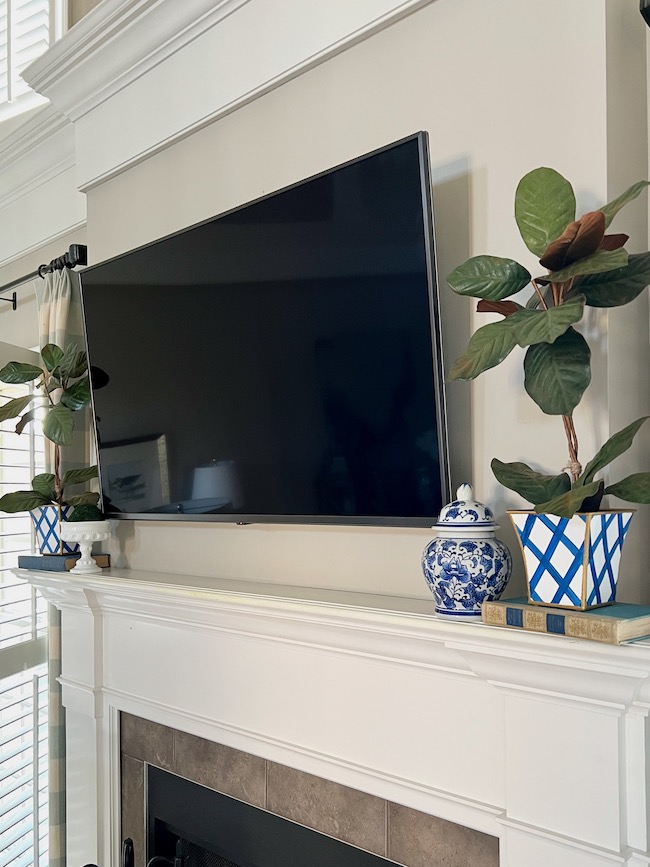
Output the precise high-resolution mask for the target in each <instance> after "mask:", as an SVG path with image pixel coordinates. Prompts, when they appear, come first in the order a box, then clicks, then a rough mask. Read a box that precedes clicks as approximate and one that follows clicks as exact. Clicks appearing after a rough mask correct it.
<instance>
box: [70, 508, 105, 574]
mask: <svg viewBox="0 0 650 867" xmlns="http://www.w3.org/2000/svg"><path fill="white" fill-rule="evenodd" d="M110 536H111V522H110V521H62V522H61V538H62V539H63V541H64V542H73V543H76V544H77V545H79V550H80V551H81V557H80V558H79V559H78V560H77V562H76V563H75V565H74V566H73V567H72V569H71V570H70V571H71V572H76V573H77V574H83V575H90V574H92V573H93V572H101V571H102V570H101V567H99V566H98V565H97V563H95V561H94V560H93V558H92V557H91V555H90V552H91V551H92V548H93V542H105V541H106V539H110Z"/></svg>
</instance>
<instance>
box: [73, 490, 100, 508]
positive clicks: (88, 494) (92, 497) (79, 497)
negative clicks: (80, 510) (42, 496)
mask: <svg viewBox="0 0 650 867" xmlns="http://www.w3.org/2000/svg"><path fill="white" fill-rule="evenodd" d="M65 501H66V503H67V504H68V505H69V506H90V505H92V506H94V505H96V504H97V503H98V502H99V494H96V493H95V492H94V491H84V493H83V494H74V496H72V497H66V498H65Z"/></svg>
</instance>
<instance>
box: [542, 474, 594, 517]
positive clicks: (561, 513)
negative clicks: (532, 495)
mask: <svg viewBox="0 0 650 867" xmlns="http://www.w3.org/2000/svg"><path fill="white" fill-rule="evenodd" d="M600 485H601V482H591V484H589V485H584V487H580V488H572V489H571V490H570V491H566V493H564V494H560V495H559V496H558V497H554V498H553V499H552V500H549V501H548V502H547V503H538V504H537V505H536V506H535V511H536V512H537V514H538V515H539V514H541V513H542V512H543V513H545V514H547V515H557V516H558V517H559V518H572V517H573V516H574V515H575V513H576V512H579V511H580V507H581V506H582V504H583V503H584V501H585V500H587V499H589V497H593V496H594V495H595V494H597V493H598V489H599V487H600Z"/></svg>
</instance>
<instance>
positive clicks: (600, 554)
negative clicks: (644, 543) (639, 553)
mask: <svg viewBox="0 0 650 867" xmlns="http://www.w3.org/2000/svg"><path fill="white" fill-rule="evenodd" d="M635 511H636V510H635V509H618V510H611V511H604V512H578V513H577V514H576V515H573V517H571V518H560V517H558V516H557V515H548V514H545V513H542V514H539V515H538V514H536V513H535V512H530V511H522V512H519V511H515V510H513V511H510V512H508V515H509V516H510V520H511V521H512V523H513V524H514V526H515V529H516V531H517V535H518V537H519V542H520V544H521V550H522V554H523V557H524V565H525V567H526V579H527V582H528V600H529V602H531V603H532V604H533V605H550V606H557V607H558V608H576V609H579V610H581V611H586V610H588V609H590V608H599V607H600V606H602V605H611V604H612V603H613V602H616V582H617V580H618V567H619V564H620V562H621V552H622V549H623V542H624V540H625V536H626V534H627V531H628V529H629V526H630V523H631V521H632V516H633V515H634V512H635Z"/></svg>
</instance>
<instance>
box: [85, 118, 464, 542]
mask: <svg viewBox="0 0 650 867" xmlns="http://www.w3.org/2000/svg"><path fill="white" fill-rule="evenodd" d="M414 140H415V141H416V142H417V145H418V160H419V167H420V190H421V195H422V212H423V222H424V247H425V267H426V275H427V287H428V295H429V319H430V321H429V326H430V331H431V346H432V354H433V369H432V375H433V384H434V395H435V398H436V424H437V433H438V454H439V468H440V483H441V495H442V499H443V503H442V505H444V504H445V503H448V502H450V501H451V499H452V497H451V478H450V467H449V442H448V432H447V411H446V395H445V382H444V369H443V360H442V333H441V324H442V320H441V313H440V303H439V295H438V282H437V274H436V261H437V256H436V246H435V233H434V218H433V199H432V194H431V172H430V161H429V143H428V133H427V132H425V131H419V132H417V133H413V134H412V135H409V136H405V137H404V138H402V139H399V140H397V141H394V142H391V143H390V144H387V145H384V146H383V147H380V148H376V149H375V150H373V151H370V152H368V153H365V154H362V155H361V156H358V157H354V158H353V159H350V160H347V161H346V162H344V163H340V164H338V165H336V166H333V167H331V168H329V169H325V170H324V171H322V172H318V173H317V174H314V175H310V176H309V177H307V178H304V179H303V180H300V181H297V182H296V183H293V184H289V185H288V186H285V187H281V188H280V189H277V190H273V191H272V192H270V193H266V194H265V195H263V196H260V197H258V198H256V199H252V200H251V201H248V202H244V203H243V204H241V205H238V206H237V207H234V208H230V209H229V210H226V211H223V212H221V213H219V214H215V215H214V216H212V217H209V218H207V219H205V220H201V221H200V222H198V223H194V224H192V225H190V226H187V227H185V228H183V229H179V230H177V231H175V232H171V233H170V234H169V235H164V236H163V237H161V238H157V239H156V240H155V241H150V242H148V243H146V244H142V245H140V246H139V247H134V248H133V249H131V250H128V251H126V252H124V253H120V254H118V255H117V256H113V257H111V258H109V259H105V260H103V261H102V262H98V263H97V264H95V265H90V266H88V267H87V268H84V269H83V270H82V271H80V272H79V278H80V280H79V282H80V288H81V293H80V294H81V309H82V315H83V322H84V339H85V343H86V352H87V353H88V361H89V365H91V364H92V356H91V353H90V348H89V346H88V332H87V328H86V311H85V306H84V289H83V277H84V273H85V272H91V271H94V270H95V269H96V268H100V267H102V266H103V265H106V264H108V263H110V262H117V261H119V260H120V259H124V258H126V257H128V256H130V255H132V254H133V253H137V252H139V251H141V250H146V249H147V248H148V247H153V246H154V245H156V244H160V243H162V242H164V241H167V240H169V239H171V238H175V237H177V236H178V235H183V234H185V233H187V232H191V231H192V230H194V229H197V228H199V227H201V226H204V225H206V224H207V223H212V222H214V221H215V220H219V219H221V218H223V217H227V216H229V215H230V214H234V213H236V212H238V211H242V210H244V209H245V208H248V207H250V206H251V205H256V204H258V203H259V202H263V201H265V200H267V199H271V198H273V197H275V196H277V195H279V194H281V193H285V192H287V191H289V190H292V189H295V188H296V187H300V186H303V185H304V184H307V183H310V182H311V181H314V180H317V179H318V178H321V177H324V176H326V175H330V174H332V173H334V172H337V171H339V170H341V169H344V168H346V167H347V166H351V165H354V164H355V163H359V162H362V161H364V160H367V159H370V158H372V157H375V156H377V155H379V154H381V153H383V152H385V151H388V150H392V149H393V148H395V147H398V146H400V145H403V144H406V143H407V142H410V141H414ZM91 412H92V428H93V434H94V441H95V451H96V454H97V464H98V473H99V482H100V506H101V508H102V509H103V506H104V501H103V488H102V481H101V479H102V476H101V450H100V449H99V448H98V443H97V420H96V411H95V395H94V390H93V389H91ZM106 517H107V518H109V519H111V520H121V521H125V520H128V521H155V522H158V521H183V522H186V521H192V522H195V523H196V522H198V523H206V522H209V523H221V524H237V525H249V524H281V525H284V524H303V525H325V526H337V525H338V526H359V527H431V526H432V525H433V524H435V522H436V520H437V517H438V516H437V515H430V516H419V517H413V516H407V517H404V516H399V515H392V516H391V515H386V516H384V515H382V516H375V515H267V514H261V515H259V514H254V513H247V514H240V513H234V512H214V513H200V514H188V513H187V512H181V511H179V512H169V513H168V512H110V511H106Z"/></svg>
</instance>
